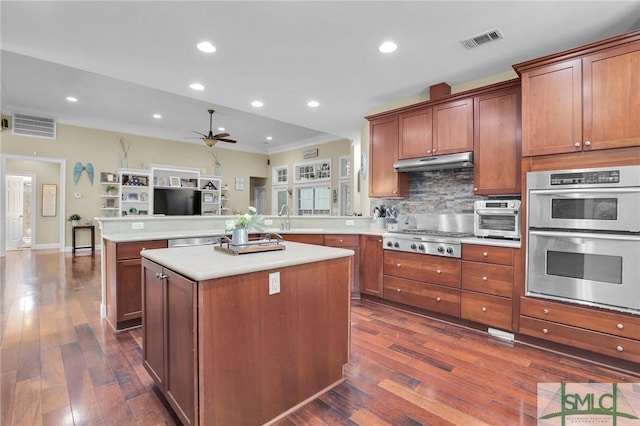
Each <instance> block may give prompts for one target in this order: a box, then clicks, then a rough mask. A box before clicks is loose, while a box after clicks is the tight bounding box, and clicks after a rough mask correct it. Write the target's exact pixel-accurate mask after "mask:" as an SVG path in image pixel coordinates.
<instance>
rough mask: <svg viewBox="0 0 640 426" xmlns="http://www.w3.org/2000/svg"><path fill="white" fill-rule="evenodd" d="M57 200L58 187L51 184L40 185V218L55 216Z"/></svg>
mask: <svg viewBox="0 0 640 426" xmlns="http://www.w3.org/2000/svg"><path fill="white" fill-rule="evenodd" d="M57 198H58V186H57V185H55V184H52V183H43V184H42V216H43V217H52V216H55V215H56V204H57Z"/></svg>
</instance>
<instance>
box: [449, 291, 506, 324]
mask: <svg viewBox="0 0 640 426" xmlns="http://www.w3.org/2000/svg"><path fill="white" fill-rule="evenodd" d="M460 312H461V315H460V316H461V317H462V318H464V319H468V320H471V321H475V322H479V323H480V324H487V325H490V326H493V327H497V328H500V329H503V330H511V299H507V298H504V297H498V296H489V295H487V294H480V293H474V292H471V291H464V290H463V291H462V299H461V308H460Z"/></svg>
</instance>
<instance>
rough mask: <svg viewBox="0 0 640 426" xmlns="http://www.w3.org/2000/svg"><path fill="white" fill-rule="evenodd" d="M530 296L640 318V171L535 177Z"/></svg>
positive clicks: (530, 193) (530, 182)
mask: <svg viewBox="0 0 640 426" xmlns="http://www.w3.org/2000/svg"><path fill="white" fill-rule="evenodd" d="M527 206H528V215H527V236H528V238H527V241H528V243H527V277H526V290H527V291H526V294H527V295H528V296H535V297H545V298H551V299H558V300H565V301H570V302H576V303H581V304H586V305H593V306H601V307H605V308H609V309H614V310H619V311H624V312H632V313H636V314H640V166H621V167H608V168H596V169H577V170H566V171H549V172H547V171H545V172H531V173H528V174H527Z"/></svg>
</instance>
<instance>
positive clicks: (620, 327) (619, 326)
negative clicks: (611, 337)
mask: <svg viewBox="0 0 640 426" xmlns="http://www.w3.org/2000/svg"><path fill="white" fill-rule="evenodd" d="M616 327H618V330H624V325H622V324H618V325H616Z"/></svg>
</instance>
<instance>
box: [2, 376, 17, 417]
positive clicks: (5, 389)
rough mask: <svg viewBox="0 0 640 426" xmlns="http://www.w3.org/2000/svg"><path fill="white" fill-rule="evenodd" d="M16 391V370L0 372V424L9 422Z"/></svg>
mask: <svg viewBox="0 0 640 426" xmlns="http://www.w3.org/2000/svg"><path fill="white" fill-rule="evenodd" d="M15 392H16V370H13V371H9V372H6V373H2V374H0V401H1V403H0V425H8V424H11V421H12V419H13V403H14V396H15Z"/></svg>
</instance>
